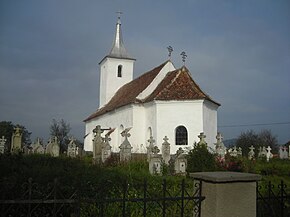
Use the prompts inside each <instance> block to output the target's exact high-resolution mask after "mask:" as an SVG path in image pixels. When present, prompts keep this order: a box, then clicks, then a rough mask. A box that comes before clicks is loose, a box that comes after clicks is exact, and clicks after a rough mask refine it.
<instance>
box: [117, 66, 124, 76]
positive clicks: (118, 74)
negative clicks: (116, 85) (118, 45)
mask: <svg viewBox="0 0 290 217" xmlns="http://www.w3.org/2000/svg"><path fill="white" fill-rule="evenodd" d="M122 68H123V66H122V65H118V72H117V76H118V78H121V77H122Z"/></svg>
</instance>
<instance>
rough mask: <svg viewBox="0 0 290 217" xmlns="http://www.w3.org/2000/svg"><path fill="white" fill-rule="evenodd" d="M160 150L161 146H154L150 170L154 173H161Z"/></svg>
mask: <svg viewBox="0 0 290 217" xmlns="http://www.w3.org/2000/svg"><path fill="white" fill-rule="evenodd" d="M159 152H160V150H159V148H158V147H157V146H154V147H153V149H152V155H151V157H150V161H149V172H150V174H152V175H159V174H161V157H160V155H159V154H158V153H159Z"/></svg>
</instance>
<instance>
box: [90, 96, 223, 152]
mask: <svg viewBox="0 0 290 217" xmlns="http://www.w3.org/2000/svg"><path fill="white" fill-rule="evenodd" d="M96 125H101V127H102V128H109V127H112V128H116V130H115V132H113V133H112V134H111V138H112V140H111V146H112V148H113V151H114V152H118V151H119V145H120V144H121V142H122V138H121V135H120V132H121V131H122V130H123V129H125V128H128V127H132V129H131V130H130V134H131V137H130V138H129V141H130V143H131V145H132V146H133V149H132V152H141V153H145V152H146V147H147V146H148V141H147V140H148V139H149V137H150V133H149V132H150V130H149V128H150V129H151V133H152V136H153V138H154V139H155V141H156V145H157V146H158V147H159V148H160V149H161V146H162V143H163V142H164V141H163V138H164V137H165V136H167V137H168V138H169V143H170V144H171V151H170V152H171V153H172V154H174V153H176V151H177V150H178V148H180V147H182V148H186V147H190V148H191V147H192V146H193V144H194V142H198V141H199V138H198V135H199V134H200V133H201V132H204V133H205V134H206V139H205V140H206V142H207V143H208V145H209V146H211V147H213V143H214V142H215V137H216V134H217V106H216V105H215V104H213V103H211V102H209V101H207V100H193V101H153V102H149V103H146V104H138V105H128V106H124V107H121V108H119V109H116V110H115V111H113V112H110V113H108V114H106V115H103V116H102V117H100V118H98V119H97V120H94V121H90V122H88V123H87V124H86V134H88V133H90V134H89V135H88V136H87V137H86V139H85V150H92V139H93V133H92V130H93V129H94V128H95V126H96ZM181 125H182V126H184V127H186V129H187V132H188V145H187V146H181V145H175V129H176V127H178V126H181Z"/></svg>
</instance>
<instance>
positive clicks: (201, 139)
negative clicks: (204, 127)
mask: <svg viewBox="0 0 290 217" xmlns="http://www.w3.org/2000/svg"><path fill="white" fill-rule="evenodd" d="M198 138H199V139H200V141H201V142H203V141H204V139H205V138H206V135H204V133H200V134H199V136H198Z"/></svg>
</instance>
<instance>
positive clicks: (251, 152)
mask: <svg viewBox="0 0 290 217" xmlns="http://www.w3.org/2000/svg"><path fill="white" fill-rule="evenodd" d="M249 149H250V151H249V153H248V158H249V160H253V159H254V158H255V152H254V150H255V148H254V146H253V145H251V147H250V148H249Z"/></svg>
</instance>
